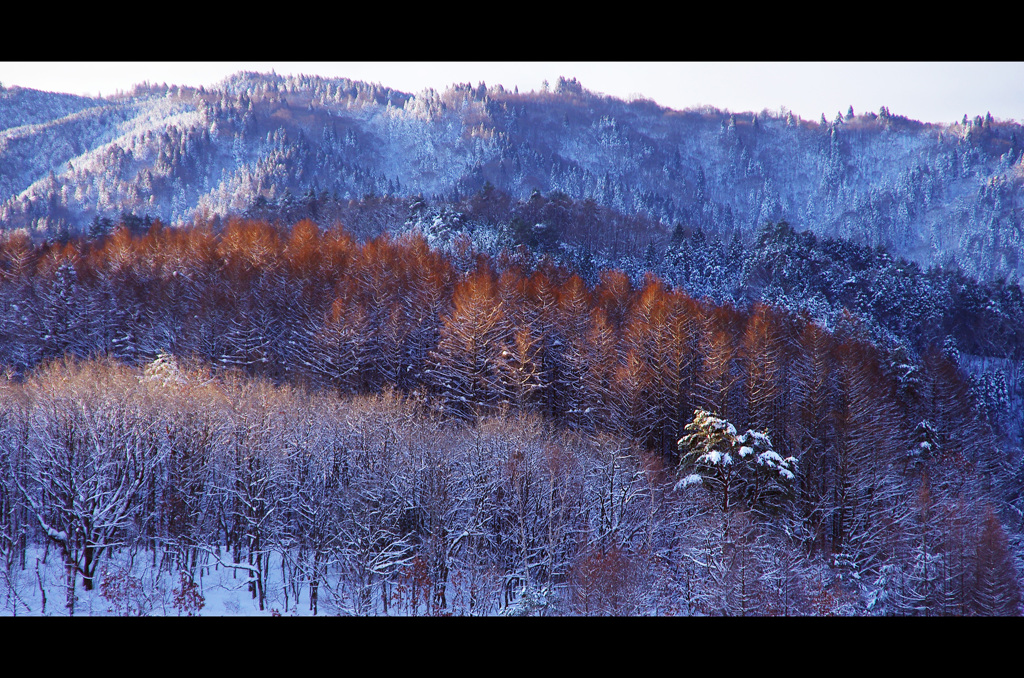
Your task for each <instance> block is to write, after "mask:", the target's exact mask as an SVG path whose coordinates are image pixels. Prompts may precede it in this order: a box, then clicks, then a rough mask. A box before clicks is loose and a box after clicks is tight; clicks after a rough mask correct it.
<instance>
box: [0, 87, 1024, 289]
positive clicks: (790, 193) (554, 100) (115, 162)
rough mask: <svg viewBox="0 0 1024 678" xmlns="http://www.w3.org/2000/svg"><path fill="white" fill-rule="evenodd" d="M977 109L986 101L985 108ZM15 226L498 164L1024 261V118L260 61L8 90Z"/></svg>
mask: <svg viewBox="0 0 1024 678" xmlns="http://www.w3.org/2000/svg"><path fill="white" fill-rule="evenodd" d="M972 113H975V112H972ZM0 127H2V128H3V130H2V131H0V200H2V201H3V202H2V204H0V224H2V226H3V227H4V228H6V229H19V228H25V229H28V230H29V232H30V233H32V234H33V235H34V236H35V237H38V238H61V237H63V236H65V235H67V234H73V233H76V232H84V231H86V230H87V229H88V227H89V225H90V224H91V223H92V222H94V221H95V220H96V218H97V217H100V218H105V219H117V218H118V217H119V216H120V215H121V214H122V213H128V214H133V215H136V216H139V217H142V216H144V215H149V216H151V217H154V218H157V217H158V218H160V219H161V220H163V221H165V222H170V223H174V222H179V221H191V220H192V219H193V218H194V217H195V216H196V215H197V214H200V215H204V216H210V215H227V214H231V213H241V212H244V211H246V210H248V209H251V208H252V207H253V206H254V205H257V206H258V205H259V204H260V203H261V202H262V203H270V204H279V203H281V201H285V200H288V199H290V198H289V196H292V197H294V196H302V195H306V194H308V193H312V194H313V195H327V196H330V197H332V198H336V199H338V200H347V199H350V198H363V197H364V196H367V195H376V196H384V195H390V196H405V197H411V196H417V195H420V196H423V197H425V198H427V199H430V200H439V201H450V202H455V201H458V200H461V199H463V198H465V197H466V196H470V195H473V194H475V193H477V192H479V191H480V190H481V189H482V188H483V187H484V186H485V184H487V183H488V182H489V183H490V184H491V185H492V186H494V187H496V188H498V189H499V190H501V191H502V192H504V193H506V194H508V195H509V196H511V197H512V198H514V199H519V200H526V199H527V198H529V196H530V195H531V194H533V193H534V191H539V192H541V193H542V194H545V195H548V194H550V193H553V192H559V193H562V194H565V195H566V196H568V197H569V198H571V199H573V200H576V201H585V200H591V201H593V203H594V204H596V205H599V206H603V207H607V208H612V209H615V210H617V211H618V212H620V213H622V214H627V215H630V214H633V215H640V214H642V215H644V216H645V218H646V219H648V220H649V221H650V222H651V223H652V224H660V225H661V226H660V227H657V228H656V229H655V231H654V232H651V233H650V234H649V237H650V238H655V239H657V238H661V239H662V240H663V241H665V242H667V239H668V237H669V233H670V232H671V229H672V227H673V226H674V225H675V224H677V223H679V224H681V225H683V226H684V227H685V228H687V229H694V228H699V229H700V230H701V231H703V232H704V233H706V234H708V235H713V236H716V237H718V238H720V239H721V240H722V241H723V242H730V241H731V240H732V239H733V238H734V237H737V238H739V240H740V241H741V242H743V243H748V244H749V243H752V242H753V241H754V239H755V237H756V234H757V231H758V229H759V228H760V227H762V226H763V225H764V223H765V222H769V221H771V222H775V221H781V220H785V221H787V222H788V223H790V224H791V225H792V226H793V227H794V228H795V229H796V230H797V231H804V230H808V229H809V230H811V231H813V232H815V233H817V234H818V235H821V236H827V237H841V238H844V239H849V240H852V241H853V242H855V243H858V244H863V245H869V246H872V247H874V246H877V245H882V246H884V247H886V248H888V249H889V250H890V251H891V252H892V253H893V254H895V255H899V256H905V257H909V258H911V259H913V260H915V261H918V262H919V263H921V264H922V265H925V266H930V265H933V264H956V265H958V266H959V267H960V268H962V269H963V270H964V271H965V272H966V273H968V274H970V275H972V276H975V277H978V278H981V279H1003V278H1007V279H1010V280H1018V279H1019V278H1020V277H1021V275H1022V273H1024V257H1022V256H1021V254H1022V246H1024V228H1022V217H1021V212H1020V205H1021V204H1022V201H1021V191H1022V173H1024V166H1022V165H1021V156H1022V153H1021V150H1022V146H1024V131H1022V129H1021V126H1020V125H1018V124H1016V123H1011V122H1004V121H997V120H994V119H992V117H991V116H988V115H976V116H975V117H973V118H969V117H967V116H965V118H964V120H962V121H961V122H959V123H957V124H953V125H933V124H923V123H920V122H917V121H914V120H909V119H907V118H905V117H902V116H899V115H897V114H893V113H890V112H889V111H888V109H886V108H884V107H883V108H882V109H881V110H879V111H878V112H865V111H861V112H854V111H852V110H849V111H847V112H845V113H842V114H840V113H837V115H836V116H835V117H834V118H833V119H831V120H826V119H824V117H823V119H822V120H820V121H806V120H801V119H800V118H797V117H795V116H794V115H792V113H789V112H787V111H785V110H784V109H783V110H780V111H767V110H765V111H760V112H757V113H754V112H742V113H741V112H729V111H722V110H718V109H714V108H703V109H700V110H686V111H674V110H670V109H666V108H662V107H660V106H658V105H656V104H654V103H653V102H650V101H643V100H640V101H632V102H624V101H621V100H617V99H614V98H610V97H604V96H599V95H596V94H593V93H591V92H589V91H587V90H586V89H584V88H583V87H582V86H581V85H580V83H578V82H577V81H575V80H564V79H559V81H558V82H557V83H555V85H554V87H552V88H551V90H550V91H547V92H539V93H537V92H531V93H518V92H509V91H506V90H505V89H503V88H502V87H501V86H491V87H488V86H486V85H484V84H479V85H477V86H473V85H470V84H463V85H456V86H453V87H451V88H449V89H448V90H446V91H444V92H437V91H434V90H426V91H424V92H419V93H416V94H408V93H403V92H398V91H395V90H391V89H388V88H386V87H382V86H380V85H371V84H367V83H362V82H355V81H351V80H347V79H325V78H319V77H306V76H300V77H282V76H279V75H263V74H256V73H240V74H237V75H236V76H233V77H231V78H229V79H227V80H226V81H224V82H223V83H221V84H220V85H219V86H217V87H214V88H211V89H209V90H205V89H203V88H200V89H192V88H184V87H174V86H172V87H166V86H163V85H161V86H152V85H148V84H147V85H140V86H138V87H136V88H135V90H134V91H132V92H131V93H129V94H127V95H122V96H118V97H107V98H105V99H88V98H83V97H71V96H68V95H58V94H49V93H42V92H34V91H32V90H25V89H21V88H11V89H8V90H5V91H3V92H2V93H0Z"/></svg>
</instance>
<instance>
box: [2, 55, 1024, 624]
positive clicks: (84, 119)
mask: <svg viewBox="0 0 1024 678" xmlns="http://www.w3.org/2000/svg"><path fill="white" fill-rule="evenodd" d="M0 126H4V127H5V129H3V130H2V131H0V168H2V169H3V171H2V172H0V189H2V195H0V199H3V200H5V202H3V204H2V206H0V225H2V226H3V233H2V234H0V300H2V301H0V365H2V367H3V369H4V372H5V373H4V377H3V378H2V379H0V391H2V393H0V468H2V469H3V471H2V472H0V558H2V575H0V605H2V608H0V609H3V610H4V613H5V614H14V615H19V616H20V615H40V614H46V615H52V614H60V615H67V614H75V615H82V614H87V615H107V614H117V615H121V614H128V615H145V614H164V615H168V614H266V615H271V614H303V615H306V614H318V615H325V614H327V615H333V614H356V615H499V614H501V615H505V614H507V615H520V614H524V615H607V614H612V615H754V614H773V615H925V616H930V615H1017V614H1020V612H1021V593H1020V591H1021V589H1020V581H1021V579H1020V571H1021V564H1022V563H1021V560H1022V557H1024V541H1022V535H1024V495H1022V493H1021V487H1022V485H1024V463H1022V457H1024V454H1022V449H1021V447H1022V440H1024V414H1022V413H1024V404H1022V398H1024V379H1022V372H1021V361H1022V360H1024V295H1022V294H1021V290H1020V287H1019V285H1018V282H1017V281H1018V279H1019V273H1020V269H1019V265H1020V261H1019V256H1018V252H1019V250H1020V244H1021V235H1022V233H1021V218H1020V214H1019V211H1018V209H1017V205H1016V196H1017V195H1018V193H1019V192H1020V190H1021V182H1020V176H1019V171H1020V167H1021V164H1020V158H1019V157H1018V156H1020V153H1021V149H1020V148H1019V147H1018V146H1019V142H1018V138H1019V137H1020V135H1021V130H1020V127H1019V126H1018V125H1016V123H1003V122H1000V121H996V120H993V119H992V118H991V116H978V117H976V118H974V119H971V118H967V117H965V119H964V120H963V121H962V122H961V123H960V124H957V125H952V126H934V125H923V124H921V123H917V122H916V121H912V120H908V119H906V118H902V117H900V116H898V115H893V114H891V113H889V111H888V110H887V109H884V108H883V109H882V110H880V111H879V112H878V113H877V114H875V113H869V114H855V113H854V112H853V111H852V110H850V111H847V112H846V113H845V114H839V115H837V116H836V118H835V119H834V120H832V121H828V120H825V119H823V120H822V121H820V122H817V121H815V122H806V121H802V120H800V119H798V118H795V117H794V116H793V115H792V114H790V113H788V112H786V111H778V112H770V111H762V112H759V113H756V114H754V113H748V114H742V115H741V114H737V113H729V112H727V111H718V110H715V109H710V108H708V109H702V110H699V111H669V110H666V109H661V108H659V107H657V106H656V105H654V104H653V103H651V102H644V101H634V102H630V103H626V102H621V101H618V100H615V99H611V98H607V97H599V96H596V95H593V94H591V93H589V92H587V91H586V90H585V89H583V88H582V87H581V86H580V85H579V83H577V82H575V81H566V80H560V81H559V82H558V83H556V85H555V87H554V88H553V89H552V91H549V92H542V93H530V94H519V93H518V92H507V91H505V90H503V89H502V88H500V87H490V88H488V87H486V86H485V85H483V84H481V85H480V86H477V87H473V86H470V85H465V86H457V87H453V88H452V89H450V90H448V91H446V92H443V93H438V92H433V91H427V92H423V93H420V94H416V95H409V94H404V93H400V92H395V91H393V90H389V89H387V88H384V87H381V86H379V85H367V84H364V83H357V82H352V81H346V80H324V79H319V78H281V77H279V76H266V75H258V74H239V75H237V76H235V77H233V78H231V79H229V80H228V81H226V82H225V83H223V84H222V86H219V87H217V88H214V89H211V90H203V89H199V90H192V89H188V88H178V87H170V88H168V87H166V86H157V85H150V84H146V85H142V86H139V87H138V88H136V90H135V91H134V92H132V93H130V94H127V95H119V96H118V97H111V98H108V99H85V98H79V97H68V96H66V95H49V94H46V93H39V92H33V91H31V90H23V89H19V88H12V89H9V90H4V91H0Z"/></svg>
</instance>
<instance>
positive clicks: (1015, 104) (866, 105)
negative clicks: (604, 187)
mask: <svg viewBox="0 0 1024 678" xmlns="http://www.w3.org/2000/svg"><path fill="white" fill-rule="evenodd" d="M271 69H273V70H274V71H276V72H277V73H280V74H299V73H306V74H310V75H324V76H337V77H347V78H352V79H354V80H365V81H368V82H376V83H379V84H381V85H385V86H387V87H391V88H393V89H397V90H401V91H404V92H409V93H413V94H415V93H418V92H420V91H422V90H423V89H424V88H426V87H433V88H434V89H437V90H444V89H446V88H447V87H448V86H449V85H451V84H452V83H457V82H468V83H471V84H473V85H476V84H478V83H480V82H481V81H482V82H486V83H487V84H488V85H497V84H501V85H503V86H504V87H505V88H506V89H509V90H511V89H513V88H514V87H516V86H518V87H519V90H520V91H523V92H525V91H530V90H537V89H540V87H541V83H542V81H544V80H547V81H548V82H549V83H551V84H552V85H554V83H555V81H556V80H557V78H558V76H560V75H561V76H564V77H566V78H573V77H575V78H576V79H577V80H579V81H580V83H581V84H582V85H583V86H584V87H585V88H587V89H589V90H591V91H595V92H601V93H603V94H608V95H611V96H616V97H620V98H624V99H625V98H629V97H631V96H634V95H639V96H643V97H646V98H649V99H653V100H654V101H656V102H657V103H659V104H661V105H662V106H667V107H669V108H675V109H683V108H688V107H692V106H697V105H701V104H707V105H711V106H716V107H718V108H722V109H728V110H730V111H733V112H746V111H761V110H763V109H765V108H767V109H770V110H773V111H777V110H778V109H779V108H780V107H781V106H785V107H786V108H789V109H790V110H792V111H793V112H794V113H795V114H797V115H798V116H800V117H801V118H804V119H806V120H817V119H818V118H819V117H820V116H821V114H822V113H824V114H825V116H826V117H827V118H828V119H829V120H831V119H833V118H834V117H835V115H836V113H837V112H842V113H844V114H845V113H846V110H847V108H848V107H849V106H850V105H852V106H853V108H854V111H855V112H857V113H862V112H866V111H876V112H877V111H878V109H879V107H881V106H888V107H889V110H890V111H891V112H892V113H893V114H896V115H905V116H907V117H910V118H914V119H917V120H921V121H924V122H953V121H956V120H959V119H961V118H962V117H963V115H964V114H965V113H966V114H967V115H968V116H970V117H974V116H975V115H984V114H985V113H986V112H991V113H992V115H993V116H995V117H996V118H997V119H1001V120H1010V119H1013V120H1016V121H1018V122H1022V123H1024V62H639V61H624V62H614V61H612V62H602V61H584V62H553V61H535V62H514V61H507V62H506V61H492V62H473V61H464V62H463V61H456V62H401V61H392V62H298V61H259V62H256V61H252V62H242V61H237V62H227V61H220V62H204V61H189V62H162V61H153V62H58V61H51V62H0V83H3V84H4V85H5V86H8V87H10V86H12V85H19V86H22V87H29V88H33V89H41V90H46V91H54V92H69V93H72V94H88V95H92V96H95V95H97V94H102V95H109V94H113V93H114V92H115V91H117V90H129V89H131V87H132V86H133V85H135V84H137V83H140V82H142V81H145V80H148V81H150V82H166V83H167V84H168V85H194V86H199V85H206V86H210V85H214V84H216V83H218V82H220V81H221V80H223V79H224V78H225V77H227V76H228V75H231V74H232V73H235V72H237V71H240V70H249V71H259V72H269V71H270V70H271Z"/></svg>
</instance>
